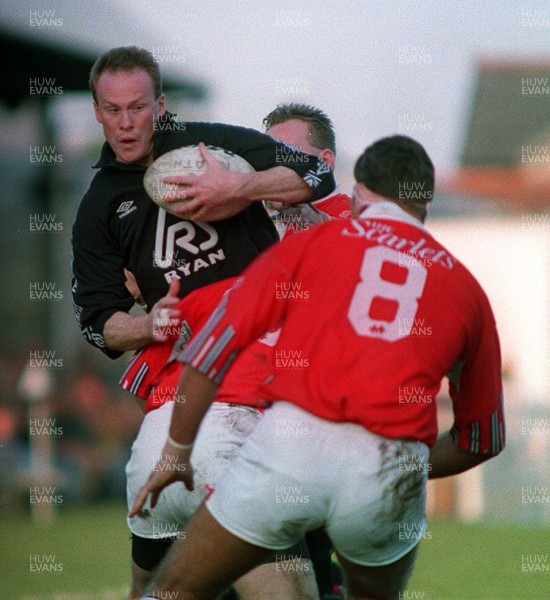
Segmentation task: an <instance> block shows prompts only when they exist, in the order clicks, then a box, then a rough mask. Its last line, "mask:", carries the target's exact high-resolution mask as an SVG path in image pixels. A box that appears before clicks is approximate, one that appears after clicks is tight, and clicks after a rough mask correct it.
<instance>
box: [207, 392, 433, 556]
mask: <svg viewBox="0 0 550 600" xmlns="http://www.w3.org/2000/svg"><path fill="white" fill-rule="evenodd" d="M428 459H429V449H428V446H426V444H423V443H422V442H413V441H404V440H391V439H387V438H383V437H380V436H378V435H375V434H373V433H371V432H369V431H367V430H366V429H365V428H363V427H361V426H360V425H356V424H353V423H331V422H329V421H325V420H324V419H319V418H317V417H315V416H313V415H311V414H310V413H308V412H305V411H303V410H301V409H300V408H298V407H296V406H294V405H292V404H289V403H287V402H276V403H275V404H274V406H273V407H272V408H270V409H269V410H268V411H266V413H265V415H264V417H263V418H262V420H261V422H260V423H259V424H258V425H257V427H256V428H255V430H254V432H253V434H252V435H251V436H250V437H249V438H248V439H247V440H246V443H245V445H244V446H243V448H242V450H241V452H240V453H239V456H238V458H237V460H236V461H235V463H234V464H233V465H232V466H231V468H230V469H229V471H228V472H227V473H226V474H225V475H224V476H223V477H222V478H221V479H220V481H219V482H218V483H217V484H216V485H215V486H214V488H215V491H214V493H213V494H212V495H211V496H210V497H209V498H208V500H207V503H206V506H207V508H208V510H209V511H210V513H211V514H212V516H213V517H214V518H215V519H216V520H217V521H218V522H219V523H220V524H221V525H222V526H223V527H224V528H225V529H227V530H228V531H230V532H231V533H233V534H234V535H236V536H237V537H239V538H241V539H243V540H245V541H247V542H249V543H251V544H255V545H257V546H261V547H263V548H270V549H272V550H282V549H284V548H288V547H289V546H292V545H293V544H295V543H296V542H297V541H298V540H299V539H300V538H302V537H303V535H304V534H305V532H306V531H309V530H312V529H317V528H319V527H324V528H325V529H326V531H327V533H328V535H329V536H330V538H331V540H332V543H333V545H334V547H335V548H336V550H337V551H338V552H339V553H340V554H341V555H342V556H344V557H345V558H347V559H348V560H349V561H351V562H353V563H356V564H359V565H364V566H382V565H387V564H391V563H393V562H395V561H396V560H398V559H399V558H401V557H403V556H404V555H405V554H407V553H408V552H409V551H410V550H412V549H413V548H414V547H415V546H416V545H417V544H418V542H419V541H420V539H421V538H422V537H423V535H424V533H425V530H426V520H425V502H426V481H427V471H428Z"/></svg>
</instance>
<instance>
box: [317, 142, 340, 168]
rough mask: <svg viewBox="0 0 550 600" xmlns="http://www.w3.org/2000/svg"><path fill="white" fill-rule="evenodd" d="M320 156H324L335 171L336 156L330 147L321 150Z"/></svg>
mask: <svg viewBox="0 0 550 600" xmlns="http://www.w3.org/2000/svg"><path fill="white" fill-rule="evenodd" d="M319 158H322V159H323V160H324V161H325V162H326V163H327V165H328V166H329V167H330V169H331V171H334V165H335V164H336V156H335V155H334V152H333V151H332V150H331V149H330V148H325V149H324V150H321V152H319Z"/></svg>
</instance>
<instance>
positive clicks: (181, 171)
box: [143, 144, 254, 214]
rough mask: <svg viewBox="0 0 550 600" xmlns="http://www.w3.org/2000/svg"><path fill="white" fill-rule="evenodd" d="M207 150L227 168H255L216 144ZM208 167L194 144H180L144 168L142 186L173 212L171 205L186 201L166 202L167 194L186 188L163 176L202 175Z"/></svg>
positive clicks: (155, 199) (163, 206)
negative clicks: (169, 181) (170, 181)
mask: <svg viewBox="0 0 550 600" xmlns="http://www.w3.org/2000/svg"><path fill="white" fill-rule="evenodd" d="M206 149H207V150H208V152H209V153H210V154H211V155H212V156H213V157H214V158H215V159H216V160H217V161H218V162H219V163H221V164H222V165H223V166H224V167H225V168H226V169H227V170H228V171H234V172H236V173H252V172H253V171H254V168H253V167H252V165H251V164H250V163H248V162H247V161H246V160H245V159H244V158H243V157H242V156H239V155H238V154H235V153H233V152H231V151H230V150H225V149H224V148H219V147H218V146H206ZM207 170H208V165H207V164H206V161H205V160H204V159H203V157H202V155H201V153H200V149H199V146H198V145H197V144H195V145H193V146H182V147H181V148H176V149H175V150H171V151H170V152H167V153H166V154H163V155H162V156H159V157H158V158H157V159H156V160H155V161H154V162H153V164H152V165H151V166H150V167H149V168H148V169H147V171H145V175H144V177H143V185H144V187H145V191H146V192H147V194H148V195H149V197H150V198H151V200H153V202H155V204H158V205H159V206H160V207H162V208H164V210H166V212H169V213H172V214H175V212H174V207H175V206H177V205H178V204H179V203H180V202H186V200H185V199H182V200H180V201H179V202H166V201H165V199H166V196H167V195H168V194H171V193H174V192H178V191H185V186H183V185H179V184H177V183H166V182H165V181H164V178H165V177H173V176H176V175H202V174H203V173H205V172H206V171H207Z"/></svg>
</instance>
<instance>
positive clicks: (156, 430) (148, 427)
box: [126, 403, 206, 564]
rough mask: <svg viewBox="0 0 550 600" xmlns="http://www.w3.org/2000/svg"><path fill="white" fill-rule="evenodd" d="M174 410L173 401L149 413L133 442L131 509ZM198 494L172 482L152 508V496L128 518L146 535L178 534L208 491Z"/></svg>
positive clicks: (129, 471)
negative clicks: (191, 492)
mask: <svg viewBox="0 0 550 600" xmlns="http://www.w3.org/2000/svg"><path fill="white" fill-rule="evenodd" d="M172 410H173V403H169V404H165V405H163V406H161V407H159V408H158V409H156V410H154V411H152V412H150V413H148V414H147V415H146V416H145V418H144V420H143V423H142V425H141V427H140V430H139V433H138V436H137V438H136V440H135V442H134V443H133V445H132V452H131V456H130V460H129V461H128V464H127V465H126V496H127V501H128V509H129V510H130V508H131V507H132V506H133V503H134V501H135V499H136V497H137V494H138V493H139V490H140V489H141V487H142V486H143V485H144V484H145V482H146V481H147V479H148V477H149V475H150V474H151V472H152V471H153V469H154V468H155V465H156V464H157V462H158V460H159V458H160V456H161V453H162V448H163V447H164V444H165V442H166V437H167V434H168V429H169V427H170V420H171V418H172ZM196 495H197V496H198V498H197V499H196V500H194V499H193V496H192V495H191V494H190V493H189V492H186V490H185V486H184V485H183V483H181V482H178V483H175V484H173V485H171V486H169V487H168V488H166V490H164V491H163V492H162V494H161V496H160V499H159V502H158V503H157V505H156V506H155V508H154V509H153V508H151V505H150V499H149V500H148V501H147V503H146V505H145V507H144V509H143V510H142V511H141V512H140V514H139V515H136V516H135V517H133V518H132V519H130V518H128V527H129V528H130V531H131V532H132V533H133V534H134V535H136V536H139V537H140V538H145V539H157V540H161V539H164V538H167V537H171V536H175V535H178V534H179V532H181V531H183V529H184V527H185V524H186V522H187V520H188V518H189V517H190V515H191V514H192V513H191V512H190V511H191V507H194V508H195V509H196V505H198V504H200V502H201V501H202V499H203V498H204V496H205V495H206V494H205V493H204V494H202V495H201V494H200V492H199V493H197V494H196ZM188 505H190V507H189V508H187V506H188ZM138 564H139V563H138Z"/></svg>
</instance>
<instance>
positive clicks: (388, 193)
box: [353, 135, 434, 204]
mask: <svg viewBox="0 0 550 600" xmlns="http://www.w3.org/2000/svg"><path fill="white" fill-rule="evenodd" d="M353 174H354V175H355V179H356V181H357V182H358V183H364V184H365V186H366V187H367V188H368V189H369V190H370V191H371V192H374V193H375V194H379V195H380V196H384V197H385V198H391V199H393V200H398V201H400V202H405V203H409V202H411V203H413V204H414V203H426V202H429V201H430V200H431V199H432V198H433V191H434V166H433V163H432V161H431V159H430V157H429V156H428V154H427V152H426V150H424V148H423V147H422V146H421V145H420V144H419V143H418V142H416V141H415V140H413V139H412V138H410V137H407V136H404V135H394V136H391V137H386V138H382V139H380V140H378V141H377V142H375V143H374V144H372V145H371V146H369V147H368V148H367V149H366V150H365V151H364V152H363V154H361V156H360V157H359V158H358V159H357V162H356V163H355V169H354V172H353Z"/></svg>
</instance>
